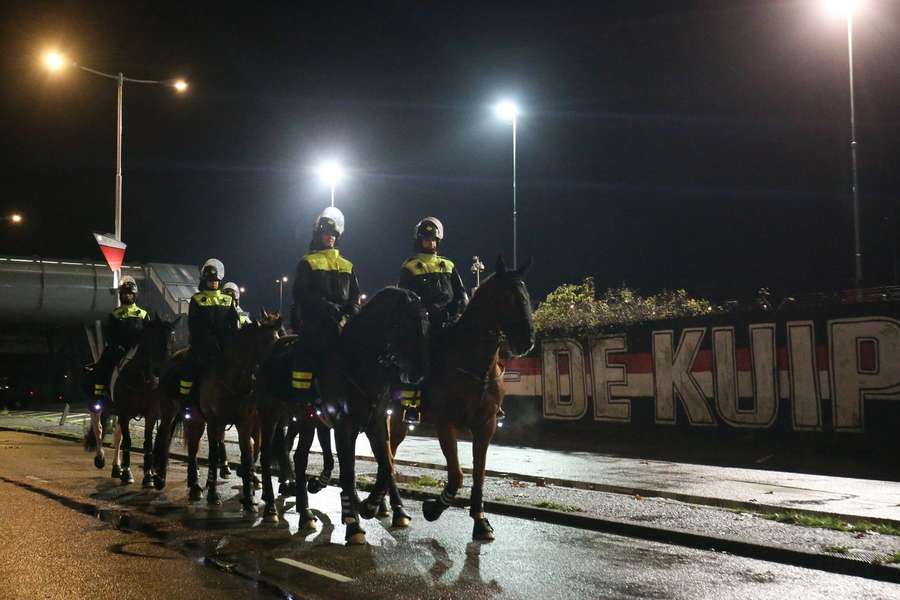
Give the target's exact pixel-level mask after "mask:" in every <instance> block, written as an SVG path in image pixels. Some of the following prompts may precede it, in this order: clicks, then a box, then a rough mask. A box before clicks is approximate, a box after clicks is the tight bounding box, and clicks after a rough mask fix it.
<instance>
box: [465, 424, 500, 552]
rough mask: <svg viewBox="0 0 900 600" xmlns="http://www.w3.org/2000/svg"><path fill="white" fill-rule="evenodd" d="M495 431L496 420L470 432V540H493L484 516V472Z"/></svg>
mask: <svg viewBox="0 0 900 600" xmlns="http://www.w3.org/2000/svg"><path fill="white" fill-rule="evenodd" d="M495 431H496V419H492V420H491V421H490V422H488V423H487V424H485V425H484V426H482V428H481V429H479V430H473V431H472V502H471V505H470V507H469V516H471V517H472V519H474V521H475V524H474V526H473V528H472V538H473V539H475V540H478V541H482V542H490V541H492V540H493V539H494V528H493V527H491V524H490V522H489V521H488V520H487V518H486V517H485V515H484V501H483V494H484V471H485V469H486V467H487V451H488V447H489V446H490V445H491V439H492V438H493V437H494V432H495Z"/></svg>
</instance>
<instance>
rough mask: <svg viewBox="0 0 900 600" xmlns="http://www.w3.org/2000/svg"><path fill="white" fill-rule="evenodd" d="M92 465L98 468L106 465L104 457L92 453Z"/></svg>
mask: <svg viewBox="0 0 900 600" xmlns="http://www.w3.org/2000/svg"><path fill="white" fill-rule="evenodd" d="M94 466H95V467H97V468H98V469H102V468H103V467H105V466H106V457H105V456H103V455H102V454H96V455H94Z"/></svg>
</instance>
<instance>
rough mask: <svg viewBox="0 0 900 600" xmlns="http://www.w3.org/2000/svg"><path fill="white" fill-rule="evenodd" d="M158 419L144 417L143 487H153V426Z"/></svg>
mask: <svg viewBox="0 0 900 600" xmlns="http://www.w3.org/2000/svg"><path fill="white" fill-rule="evenodd" d="M154 425H156V419H151V418H149V417H146V416H145V417H144V478H143V479H142V480H141V487H143V488H149V487H153V426H154Z"/></svg>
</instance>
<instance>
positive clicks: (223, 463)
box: [219, 429, 243, 479]
mask: <svg viewBox="0 0 900 600" xmlns="http://www.w3.org/2000/svg"><path fill="white" fill-rule="evenodd" d="M238 435H240V434H238ZM241 462H243V459H241ZM219 475H220V476H221V477H222V479H228V478H229V477H231V467H229V466H228V454H227V453H226V452H225V429H222V435H220V436H219Z"/></svg>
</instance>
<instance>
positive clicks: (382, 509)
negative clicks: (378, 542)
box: [377, 498, 391, 519]
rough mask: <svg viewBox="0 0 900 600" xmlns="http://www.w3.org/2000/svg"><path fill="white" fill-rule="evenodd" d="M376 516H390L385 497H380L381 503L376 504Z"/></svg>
mask: <svg viewBox="0 0 900 600" xmlns="http://www.w3.org/2000/svg"><path fill="white" fill-rule="evenodd" d="M377 516H378V518H379V519H384V518H387V517H389V516H391V511H390V509H388V505H387V498H382V499H381V504H379V505H378V515H377Z"/></svg>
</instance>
